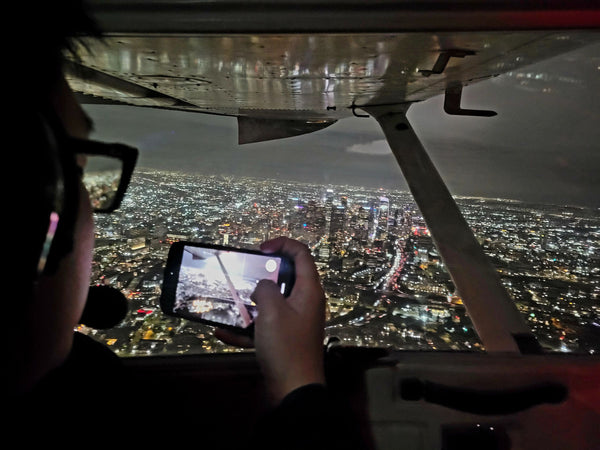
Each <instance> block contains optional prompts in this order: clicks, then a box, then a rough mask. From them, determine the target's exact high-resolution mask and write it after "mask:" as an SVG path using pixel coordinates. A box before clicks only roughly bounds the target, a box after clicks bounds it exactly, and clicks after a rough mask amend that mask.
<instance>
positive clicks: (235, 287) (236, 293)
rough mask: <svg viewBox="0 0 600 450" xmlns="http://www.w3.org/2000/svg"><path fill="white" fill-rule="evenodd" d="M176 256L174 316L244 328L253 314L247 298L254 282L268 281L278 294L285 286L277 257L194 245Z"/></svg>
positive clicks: (253, 310) (185, 247) (254, 285)
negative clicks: (277, 290)
mask: <svg viewBox="0 0 600 450" xmlns="http://www.w3.org/2000/svg"><path fill="white" fill-rule="evenodd" d="M180 255H181V259H180V264H179V270H178V275H174V276H176V277H177V281H176V284H175V292H174V296H173V298H172V305H171V308H172V309H171V312H172V314H174V315H177V316H181V317H186V318H189V319H192V320H200V321H203V322H209V323H214V324H218V325H225V326H229V327H235V328H248V327H249V326H250V325H251V324H252V323H253V322H254V319H255V318H256V315H257V311H256V305H255V304H254V302H253V301H252V300H251V299H250V295H251V294H252V292H254V289H255V288H256V285H257V283H258V282H259V281H260V280H263V279H268V280H272V281H274V282H275V283H279V284H280V287H281V292H282V293H285V292H286V289H287V288H288V286H287V285H286V280H281V275H280V270H281V269H282V258H281V257H280V256H276V255H273V256H271V255H263V254H260V253H256V252H250V253H249V252H244V251H239V250H230V249H223V248H210V247H199V246H194V245H183V246H182V249H181V253H180ZM175 273H176V271H173V272H171V274H175Z"/></svg>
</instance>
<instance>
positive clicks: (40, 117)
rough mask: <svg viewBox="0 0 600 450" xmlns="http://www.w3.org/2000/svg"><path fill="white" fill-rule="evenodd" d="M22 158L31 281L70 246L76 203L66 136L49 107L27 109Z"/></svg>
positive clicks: (74, 168) (75, 169)
mask: <svg viewBox="0 0 600 450" xmlns="http://www.w3.org/2000/svg"><path fill="white" fill-rule="evenodd" d="M30 114H31V115H32V117H31V120H30V121H27V122H28V124H29V126H30V127H31V128H30V129H29V130H28V131H29V132H28V135H27V138H26V140H27V141H28V145H26V151H25V152H23V153H27V154H28V156H25V155H24V156H23V157H28V158H29V160H28V161H27V162H25V163H24V166H25V167H27V168H28V169H27V171H28V172H29V179H30V180H31V181H32V183H31V185H32V188H31V190H30V193H29V196H28V200H29V201H28V202H27V211H26V212H25V218H26V221H25V222H26V223H25V229H26V230H27V232H28V233H30V236H31V239H30V240H29V243H30V244H29V245H28V247H29V249H28V251H26V252H25V255H26V258H27V261H26V266H25V267H26V273H27V278H28V281H30V282H31V285H33V284H34V283H35V282H36V281H37V279H38V278H39V276H40V275H42V274H52V273H54V272H55V271H56V269H57V266H58V263H59V262H60V260H61V259H62V258H63V257H64V256H65V255H66V254H67V253H69V252H70V251H71V250H72V249H73V239H74V236H73V233H74V227H75V221H76V218H77V213H78V204H79V185H78V183H79V180H78V177H79V175H78V167H77V164H76V162H75V155H74V154H73V153H72V151H70V149H69V148H68V146H66V145H65V142H66V136H67V135H66V131H65V130H64V128H63V126H62V124H61V122H60V120H59V119H58V117H57V116H56V113H54V112H53V111H52V110H51V108H46V109H45V110H44V111H38V112H32V113H30Z"/></svg>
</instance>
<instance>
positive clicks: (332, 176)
mask: <svg viewBox="0 0 600 450" xmlns="http://www.w3.org/2000/svg"><path fill="white" fill-rule="evenodd" d="M527 73H530V74H542V76H541V78H539V76H538V79H535V78H526V77H525V75H524V74H527ZM442 104H443V98H442V97H441V96H440V97H435V98H432V99H430V100H428V101H426V102H422V103H419V104H415V105H413V107H412V108H411V110H410V111H409V119H410V120H411V123H412V125H413V127H414V129H415V131H416V132H417V134H418V135H419V137H420V138H421V140H422V142H423V144H424V146H425V148H426V149H427V150H428V152H429V154H430V156H431V158H432V160H433V161H434V163H435V164H436V166H437V167H438V170H439V171H440V173H441V175H442V177H443V178H444V179H445V180H446V183H447V184H448V187H449V188H450V191H451V192H452V193H454V194H457V195H475V196H487V197H502V198H512V199H518V200H526V201H536V202H537V201H539V202H544V203H554V204H575V205H582V206H593V207H600V196H599V195H598V194H599V193H600V144H599V143H600V45H594V46H590V47H587V48H586V49H582V50H578V51H575V52H571V53H569V54H566V55H563V56H559V57H557V58H553V59H552V60H549V61H546V62H543V63H540V64H537V65H535V66H530V67H528V68H524V69H521V70H519V71H518V72H515V73H513V74H506V75H502V76H500V77H497V78H494V79H492V80H490V81H486V82H482V83H480V84H476V85H473V86H469V87H466V88H465V90H464V92H463V102H462V105H463V107H465V108H480V109H493V110H495V111H497V112H498V115H497V116H496V117H492V118H474V117H453V116H448V115H446V114H445V113H444V112H443V109H442ZM85 108H86V110H87V111H88V112H89V114H90V115H91V116H92V118H93V119H94V121H95V122H96V129H97V132H96V134H95V135H94V138H96V139H102V140H106V141H121V142H126V143H129V144H132V145H135V146H137V147H138V148H139V149H140V161H139V165H140V166H145V167H154V168H165V169H175V170H194V171H198V172H201V173H210V174H221V173H226V174H234V175H242V174H244V175H248V176H260V177H284V178H287V179H297V180H302V181H313V182H317V183H322V184H327V183H332V184H356V185H364V186H372V187H385V188H399V189H404V188H405V184H404V182H403V179H402V175H401V173H400V169H399V167H398V166H397V164H396V161H395V159H394V157H393V156H392V153H391V151H390V150H389V147H388V146H387V143H386V142H385V140H384V137H383V133H382V131H381V130H380V128H379V126H378V125H377V123H376V122H375V120H374V119H371V118H369V119H358V118H351V119H346V120H342V121H340V122H338V123H336V124H334V125H332V126H331V127H329V128H327V129H325V130H322V131H319V132H316V133H312V134H309V135H304V136H299V137H295V138H288V139H284V140H278V141H270V142H264V143H258V144H246V145H242V146H239V145H238V144H237V122H236V120H235V119H234V118H229V117H222V116H213V115H205V114H190V113H182V112H172V111H171V112H169V111H160V110H154V109H142V108H130V107H113V106H91V105H89V106H86V107H85ZM190 150H196V151H195V152H190Z"/></svg>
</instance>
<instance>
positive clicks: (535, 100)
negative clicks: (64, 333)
mask: <svg viewBox="0 0 600 450" xmlns="http://www.w3.org/2000/svg"><path fill="white" fill-rule="evenodd" d="M599 55H600V46H592V47H588V48H586V49H583V50H579V51H575V52H571V53H568V54H566V55H563V56H560V57H558V58H554V59H552V60H550V61H547V62H544V63H541V64H537V65H535V66H529V67H527V68H525V69H523V70H520V71H518V72H509V73H506V74H504V75H501V76H498V77H496V78H494V79H492V80H490V81H486V82H482V83H480V84H475V85H473V86H471V87H468V88H465V90H464V96H463V102H464V103H465V104H466V105H468V106H467V107H481V108H482V109H494V110H495V111H497V112H498V115H497V116H496V117H493V118H473V117H454V116H448V115H445V114H444V112H443V106H442V104H443V97H434V98H432V99H430V100H428V101H425V102H422V103H417V104H415V105H413V106H412V107H411V109H410V110H409V114H408V117H409V119H410V121H411V123H412V125H413V127H414V129H415V131H416V133H417V135H418V136H419V137H420V138H421V140H422V142H423V144H424V146H425V148H426V149H427V151H428V152H429V154H430V156H431V158H432V160H433V161H434V163H435V164H436V166H437V167H438V170H439V171H440V173H441V175H442V177H443V178H444V179H445V181H446V183H447V185H448V187H449V189H450V191H451V192H452V193H453V194H454V196H455V199H456V201H457V203H458V206H459V208H460V209H461V211H462V213H463V215H464V216H465V218H466V220H467V221H468V223H469V225H470V226H471V227H472V229H473V231H474V233H475V236H476V237H477V239H478V240H479V242H480V243H481V245H482V246H483V248H484V251H485V252H486V254H487V255H488V256H489V257H490V258H491V260H492V262H493V264H494V265H495V267H496V268H497V270H498V272H499V274H500V276H501V278H502V282H503V284H504V285H505V287H506V288H507V290H508V292H509V294H510V296H511V297H512V298H513V300H514V301H515V303H516V305H517V307H518V309H519V310H520V311H521V312H522V314H523V316H524V318H525V319H526V321H527V323H528V324H529V325H530V327H531V329H532V331H533V332H534V333H535V335H536V337H537V338H538V340H539V341H540V343H541V344H542V346H543V347H544V349H545V350H547V351H552V352H577V353H588V354H589V353H595V352H597V351H598V350H599V349H600V318H599V317H598V315H599V313H600V311H599V305H598V296H599V294H600V264H599V259H600V250H599V249H600V214H599V213H600V209H599V207H600V201H599V200H598V196H597V194H598V192H599V189H598V188H599V187H600V186H599V183H600V178H599V177H598V176H597V173H598V169H599V168H600V154H598V152H597V151H596V148H595V147H596V146H597V142H598V141H599V140H600V131H599V130H598V127H597V124H598V123H600V110H599V109H598V104H599V103H598V101H597V92H600V82H599V78H600V76H599V75H600V56H599ZM85 109H86V111H87V112H88V113H89V114H90V116H91V117H92V118H93V120H94V122H95V123H96V130H97V131H96V135H95V136H94V138H96V139H101V140H106V141H119V142H125V143H129V144H131V145H135V146H137V147H138V148H139V149H140V161H139V163H138V168H137V170H136V172H135V174H134V177H133V179H132V182H131V185H130V188H129V190H128V192H127V195H126V198H125V200H124V202H123V204H122V206H121V208H120V209H119V210H118V211H117V212H116V213H114V214H111V215H98V216H96V226H97V230H96V252H95V259H94V267H93V280H92V281H93V283H96V284H107V285H110V286H113V287H116V288H118V289H120V290H121V291H122V292H124V293H125V294H126V296H127V298H128V301H129V305H130V308H129V313H128V315H127V317H126V319H125V320H124V321H123V322H122V323H121V324H120V325H119V326H118V327H116V328H114V329H111V330H98V331H97V330H91V329H86V328H82V331H83V332H85V333H88V334H90V335H91V336H93V337H95V338H96V339H98V340H100V341H102V342H104V343H107V344H109V345H110V346H111V348H112V349H113V350H114V351H115V352H116V353H117V354H119V355H121V356H141V355H164V354H187V353H212V352H228V351H240V350H239V349H236V348H231V347H227V346H225V345H224V344H222V343H221V342H220V341H218V340H217V339H216V338H214V337H213V330H212V327H209V326H206V325H202V324H198V323H195V322H191V321H188V320H184V319H175V318H171V317H167V316H165V315H163V314H162V313H161V311H160V308H159V306H158V300H159V297H160V292H161V289H162V281H163V270H164V266H165V262H166V258H167V254H168V251H169V248H170V245H171V243H173V242H175V241H180V240H186V241H188V240H192V241H199V242H204V243H210V244H221V245H231V246H236V247H246V248H256V247H257V246H258V244H259V243H260V242H262V241H264V240H266V239H269V238H272V237H276V236H279V235H286V236H290V237H292V238H295V239H298V240H300V241H302V242H304V243H306V244H307V245H308V246H309V247H310V248H311V250H312V252H313V256H314V258H315V261H316V263H317V266H318V268H319V271H320V274H321V278H322V281H323V285H324V287H325V291H326V294H327V304H328V308H327V314H328V317H327V319H328V320H327V328H326V334H327V337H328V338H336V339H339V341H340V342H341V343H342V344H346V345H353V346H366V347H389V348H393V349H399V350H403V349H406V350H429V351H438V350H453V351H476V352H479V351H485V349H484V348H483V347H482V344H481V342H480V341H479V339H478V336H477V333H476V332H475V330H474V328H473V324H472V323H471V322H470V320H469V317H468V314H467V311H466V310H465V307H464V305H463V303H462V300H461V298H460V295H459V293H457V292H456V291H455V289H454V286H453V283H452V280H451V278H450V276H449V275H448V272H447V271H446V269H445V267H444V263H443V261H442V260H441V258H440V256H439V254H438V252H437V250H436V247H435V245H434V242H433V240H432V238H431V236H430V233H429V230H428V228H427V224H426V223H425V221H424V220H423V218H422V216H421V214H420V212H419V208H418V206H417V205H416V204H415V203H414V200H413V198H412V195H411V194H410V192H409V191H408V189H407V186H406V184H405V183H404V179H403V177H402V174H401V171H400V168H399V167H398V165H397V163H396V161H395V159H394V157H393V155H392V153H391V151H390V149H389V147H388V146H387V143H386V141H385V138H384V136H383V133H382V132H381V129H380V128H379V126H378V124H377V123H376V122H375V120H374V119H372V118H362V117H361V118H358V117H357V118H351V119H344V120H342V121H340V122H338V123H336V124H334V125H332V126H330V127H328V128H326V129H324V130H321V131H318V132H315V133H312V134H308V135H304V136H298V137H294V138H287V139H282V140H275V141H267V142H263V143H253V144H245V145H238V144H237V123H236V120H235V119H234V118H231V117H225V116H216V115H203V114H195V113H186V112H176V111H161V110H157V109H144V108H135V107H127V106H100V105H85Z"/></svg>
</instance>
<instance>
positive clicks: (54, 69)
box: [15, 0, 101, 106]
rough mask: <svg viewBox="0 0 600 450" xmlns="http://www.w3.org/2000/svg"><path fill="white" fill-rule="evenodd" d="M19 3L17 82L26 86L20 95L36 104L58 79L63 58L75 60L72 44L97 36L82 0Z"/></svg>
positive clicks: (95, 28) (98, 34) (74, 46)
mask: <svg viewBox="0 0 600 450" xmlns="http://www.w3.org/2000/svg"><path fill="white" fill-rule="evenodd" d="M19 3H20V5H19V6H17V8H21V9H23V10H22V11H21V14H18V16H20V17H22V18H23V21H22V22H21V23H20V24H19V27H21V28H22V33H23V34H21V36H23V37H20V41H21V42H20V43H18V44H17V45H16V48H15V50H16V53H17V54H16V58H17V61H18V62H17V66H16V67H18V72H19V78H20V80H19V81H23V82H24V83H25V86H27V91H26V92H21V94H23V93H24V94H25V95H27V97H29V100H30V101H35V102H39V101H40V100H41V99H43V98H45V97H46V96H47V95H48V94H49V92H51V91H52V90H53V89H54V88H55V86H56V83H57V82H58V80H59V79H60V77H61V75H62V68H63V62H64V58H65V55H70V56H72V57H76V48H77V45H76V42H77V41H78V40H79V39H80V38H82V37H85V36H92V37H96V38H99V37H100V35H101V33H100V30H99V28H98V26H97V23H96V21H95V20H94V19H93V17H92V15H91V13H90V11H89V10H88V8H87V6H86V4H85V2H84V1H83V0H59V1H48V0H34V1H33V2H31V1H29V2H19ZM30 106H31V105H30Z"/></svg>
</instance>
